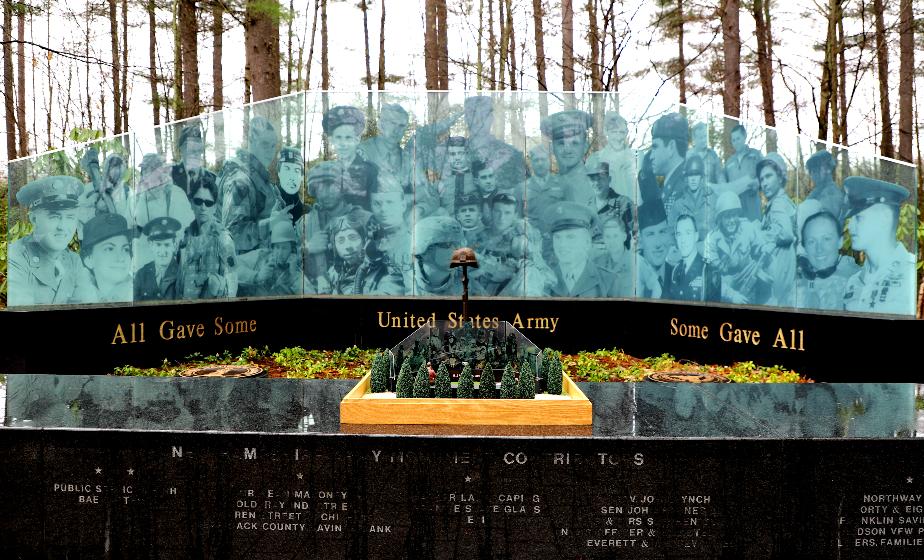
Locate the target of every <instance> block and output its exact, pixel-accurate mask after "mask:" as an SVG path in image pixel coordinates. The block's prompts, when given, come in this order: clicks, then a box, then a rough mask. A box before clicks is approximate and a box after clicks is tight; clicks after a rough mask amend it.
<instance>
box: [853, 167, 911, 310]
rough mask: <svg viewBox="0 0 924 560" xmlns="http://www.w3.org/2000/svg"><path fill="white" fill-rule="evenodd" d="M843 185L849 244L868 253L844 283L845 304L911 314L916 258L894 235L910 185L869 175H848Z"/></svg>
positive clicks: (857, 308)
mask: <svg viewBox="0 0 924 560" xmlns="http://www.w3.org/2000/svg"><path fill="white" fill-rule="evenodd" d="M844 189H845V190H846V191H847V218H848V220H849V221H848V224H847V226H848V228H849V230H850V241H851V246H852V247H853V248H854V249H855V250H857V251H863V252H864V254H865V255H866V260H865V261H864V262H863V267H862V268H861V269H860V271H859V272H857V273H856V274H854V275H853V276H851V277H850V280H848V281H847V286H846V288H845V293H844V304H845V308H846V309H847V310H848V311H863V312H867V313H894V314H900V315H913V314H914V311H915V305H914V304H915V297H916V295H917V294H916V293H915V288H916V278H915V256H914V255H912V254H911V253H909V252H908V250H907V249H905V246H904V245H902V243H901V242H899V241H897V240H896V239H895V232H896V229H897V228H898V216H899V207H900V206H901V204H902V203H903V202H904V201H905V200H907V199H908V197H909V194H910V193H909V191H908V189H906V188H904V187H902V186H900V185H896V184H895V183H889V182H886V181H880V180H877V179H871V178H869V177H848V178H847V179H845V180H844Z"/></svg>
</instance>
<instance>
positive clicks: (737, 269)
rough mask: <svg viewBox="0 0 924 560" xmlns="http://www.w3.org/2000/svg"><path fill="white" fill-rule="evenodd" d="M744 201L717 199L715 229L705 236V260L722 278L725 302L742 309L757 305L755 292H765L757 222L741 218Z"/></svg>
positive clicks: (730, 196) (726, 195)
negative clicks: (757, 258)
mask: <svg viewBox="0 0 924 560" xmlns="http://www.w3.org/2000/svg"><path fill="white" fill-rule="evenodd" d="M741 212H742V210H741V199H740V198H739V197H738V195H737V194H735V193H734V192H731V191H726V192H723V193H722V194H720V195H719V196H718V198H717V199H716V204H715V213H716V219H715V223H716V225H715V229H713V230H712V231H711V232H709V235H707V236H706V243H705V246H704V249H703V256H704V258H705V260H706V262H707V263H709V264H711V265H713V266H715V267H716V268H717V269H718V270H719V272H720V274H721V275H722V301H723V302H726V303H735V304H739V305H743V304H747V303H751V302H753V301H754V299H755V297H754V294H755V290H757V289H760V288H766V286H767V283H766V277H765V276H763V275H762V270H761V268H760V262H759V260H756V259H755V255H757V254H758V252H759V247H760V239H759V234H758V227H757V223H756V222H752V221H750V220H748V219H746V218H744V216H742V213H741Z"/></svg>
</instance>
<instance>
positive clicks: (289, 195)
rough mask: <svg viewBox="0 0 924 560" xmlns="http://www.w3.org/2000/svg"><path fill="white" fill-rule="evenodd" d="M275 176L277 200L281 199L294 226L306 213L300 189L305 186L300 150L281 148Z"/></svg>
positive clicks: (303, 166)
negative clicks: (277, 185) (276, 180)
mask: <svg viewBox="0 0 924 560" xmlns="http://www.w3.org/2000/svg"><path fill="white" fill-rule="evenodd" d="M276 175H277V176H278V177H279V198H280V199H282V204H283V206H284V208H286V209H287V212H288V213H289V217H290V219H291V222H292V223H293V224H294V223H295V221H296V220H298V219H299V218H301V217H302V215H303V214H304V213H305V212H307V211H308V209H307V207H306V206H305V203H304V202H303V201H302V187H304V186H305V163H304V161H303V160H302V151H301V149H300V148H298V147H296V146H283V147H282V149H280V150H279V161H278V162H277V165H276Z"/></svg>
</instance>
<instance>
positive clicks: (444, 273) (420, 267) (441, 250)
mask: <svg viewBox="0 0 924 560" xmlns="http://www.w3.org/2000/svg"><path fill="white" fill-rule="evenodd" d="M461 246H462V228H461V227H459V223H458V222H456V221H455V220H454V219H452V218H450V217H449V216H429V217H427V218H423V219H421V220H418V221H417V223H416V224H414V295H418V296H450V295H457V294H459V293H461V292H462V280H461V278H462V276H461V273H460V272H459V270H457V269H451V268H449V261H450V260H451V259H452V253H453V251H455V250H456V249H458V248H459V247H461Z"/></svg>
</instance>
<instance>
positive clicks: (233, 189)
mask: <svg viewBox="0 0 924 560" xmlns="http://www.w3.org/2000/svg"><path fill="white" fill-rule="evenodd" d="M278 144H279V135H278V133H277V132H276V127H275V126H273V124H272V123H271V122H270V121H268V120H267V119H265V118H263V117H254V118H252V119H251V120H250V128H249V131H248V136H247V148H242V149H240V150H238V152H237V156H236V157H235V158H233V159H231V160H228V161H226V162H225V165H224V167H223V168H222V171H221V176H220V177H219V179H218V195H219V199H220V200H221V221H222V224H224V226H225V227H226V228H227V229H228V232H230V233H231V238H232V239H234V246H235V248H236V251H237V253H238V254H242V253H247V252H249V251H253V250H255V249H259V248H261V247H268V246H269V234H270V231H269V227H268V226H269V223H268V221H266V220H267V218H269V217H270V216H271V215H272V213H273V209H274V208H276V207H277V206H279V207H281V206H282V204H281V203H282V201H281V199H280V197H279V191H278V190H277V189H276V187H275V185H273V182H272V179H271V178H270V174H269V170H270V166H271V165H272V163H273V160H274V159H275V158H276V146H277V145H278Z"/></svg>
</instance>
